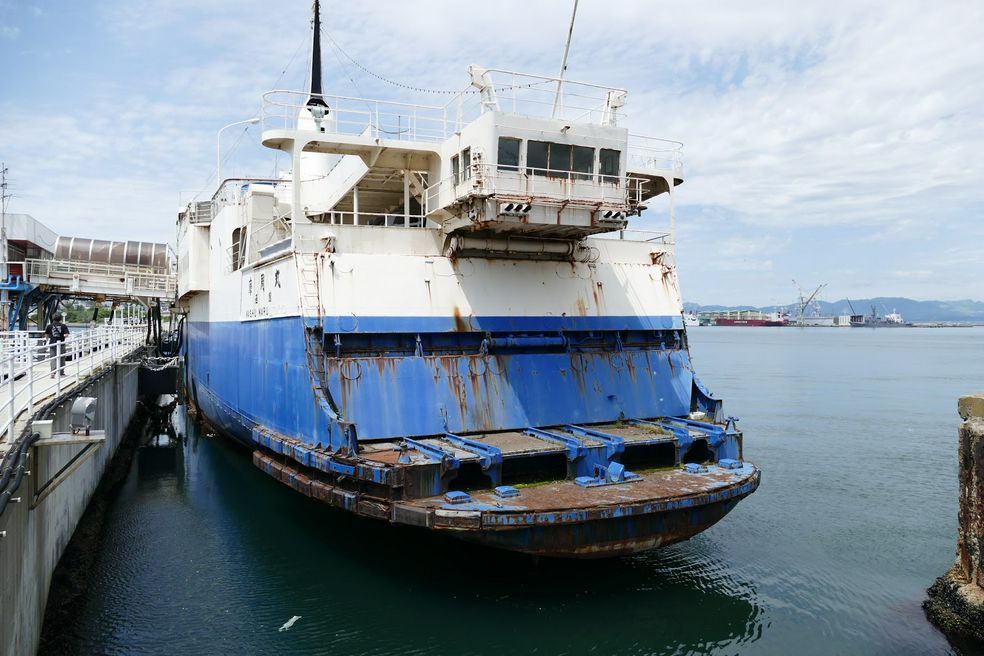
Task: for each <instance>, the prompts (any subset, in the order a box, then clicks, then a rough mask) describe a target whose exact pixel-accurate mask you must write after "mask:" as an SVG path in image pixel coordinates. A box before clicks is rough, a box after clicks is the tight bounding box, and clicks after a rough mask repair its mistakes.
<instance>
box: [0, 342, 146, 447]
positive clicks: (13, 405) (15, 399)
mask: <svg viewBox="0 0 984 656" xmlns="http://www.w3.org/2000/svg"><path fill="white" fill-rule="evenodd" d="M17 332H22V333H23V335H24V337H23V338H20V337H15V336H14V335H15V334H16V333H13V332H8V333H2V334H0V340H7V341H6V342H5V343H4V350H3V351H2V355H0V442H3V441H5V440H6V441H9V438H10V435H9V433H10V431H11V427H12V426H13V425H14V422H16V421H17V418H18V417H19V416H20V415H21V414H22V413H24V412H27V413H32V412H34V408H35V406H36V405H37V404H38V403H40V402H41V401H43V400H45V399H47V398H49V397H51V396H55V395H57V394H58V393H60V392H61V391H62V390H63V389H66V388H67V387H68V386H69V385H71V384H73V383H77V382H79V381H81V380H84V379H85V378H86V377H88V376H90V375H91V374H92V373H93V372H94V371H96V370H98V369H100V368H102V367H104V366H106V365H109V364H112V363H114V362H119V361H120V360H122V359H123V358H125V357H127V356H129V355H130V354H131V353H132V352H133V351H134V350H135V349H136V348H138V347H140V346H142V345H143V344H144V336H145V334H146V327H143V326H115V325H107V326H98V327H96V328H92V329H89V330H84V331H80V332H76V333H73V334H70V335H69V337H68V338H67V339H66V340H65V341H64V342H59V343H56V344H53V345H49V344H43V343H42V344H37V343H36V342H37V341H38V339H37V338H36V337H35V336H34V333H35V331H17ZM41 341H43V339H42V340H41Z"/></svg>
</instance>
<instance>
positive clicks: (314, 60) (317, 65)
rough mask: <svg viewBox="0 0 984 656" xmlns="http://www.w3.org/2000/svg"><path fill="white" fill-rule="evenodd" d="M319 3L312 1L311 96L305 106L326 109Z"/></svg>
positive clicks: (315, 0) (316, 0) (317, 0)
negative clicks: (323, 91)
mask: <svg viewBox="0 0 984 656" xmlns="http://www.w3.org/2000/svg"><path fill="white" fill-rule="evenodd" d="M320 5H321V2H320V1H319V0H314V39H313V41H312V42H311V95H310V97H309V98H308V101H307V106H308V107H314V106H315V105H318V106H320V107H328V103H326V102H325V99H324V98H322V97H321V12H320Z"/></svg>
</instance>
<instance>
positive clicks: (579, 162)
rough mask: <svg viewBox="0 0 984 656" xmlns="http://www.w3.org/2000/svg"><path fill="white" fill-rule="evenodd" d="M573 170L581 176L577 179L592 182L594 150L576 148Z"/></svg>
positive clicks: (577, 176) (586, 147) (585, 147)
mask: <svg viewBox="0 0 984 656" xmlns="http://www.w3.org/2000/svg"><path fill="white" fill-rule="evenodd" d="M571 170H572V171H574V172H575V173H578V174H580V175H575V176H574V177H575V178H579V179H581V180H590V179H591V174H592V173H594V148H590V147H588V146H574V156H573V160H572V166H571Z"/></svg>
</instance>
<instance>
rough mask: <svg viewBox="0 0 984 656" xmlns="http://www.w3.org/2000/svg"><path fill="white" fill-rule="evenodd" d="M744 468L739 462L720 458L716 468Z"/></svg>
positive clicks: (743, 464)
mask: <svg viewBox="0 0 984 656" xmlns="http://www.w3.org/2000/svg"><path fill="white" fill-rule="evenodd" d="M744 466H745V463H743V462H742V461H741V460H734V459H733V458H722V459H721V460H718V467H721V468H722V469H741V468H742V467H744Z"/></svg>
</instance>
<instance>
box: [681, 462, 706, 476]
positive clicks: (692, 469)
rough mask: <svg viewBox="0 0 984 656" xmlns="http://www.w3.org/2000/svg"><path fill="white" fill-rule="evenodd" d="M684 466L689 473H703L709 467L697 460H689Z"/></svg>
mask: <svg viewBox="0 0 984 656" xmlns="http://www.w3.org/2000/svg"><path fill="white" fill-rule="evenodd" d="M683 468H684V470H686V472H687V473H688V474H703V473H704V472H706V471H707V467H706V466H705V465H701V464H700V463H696V462H688V463H687V464H685V465H684V466H683Z"/></svg>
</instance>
